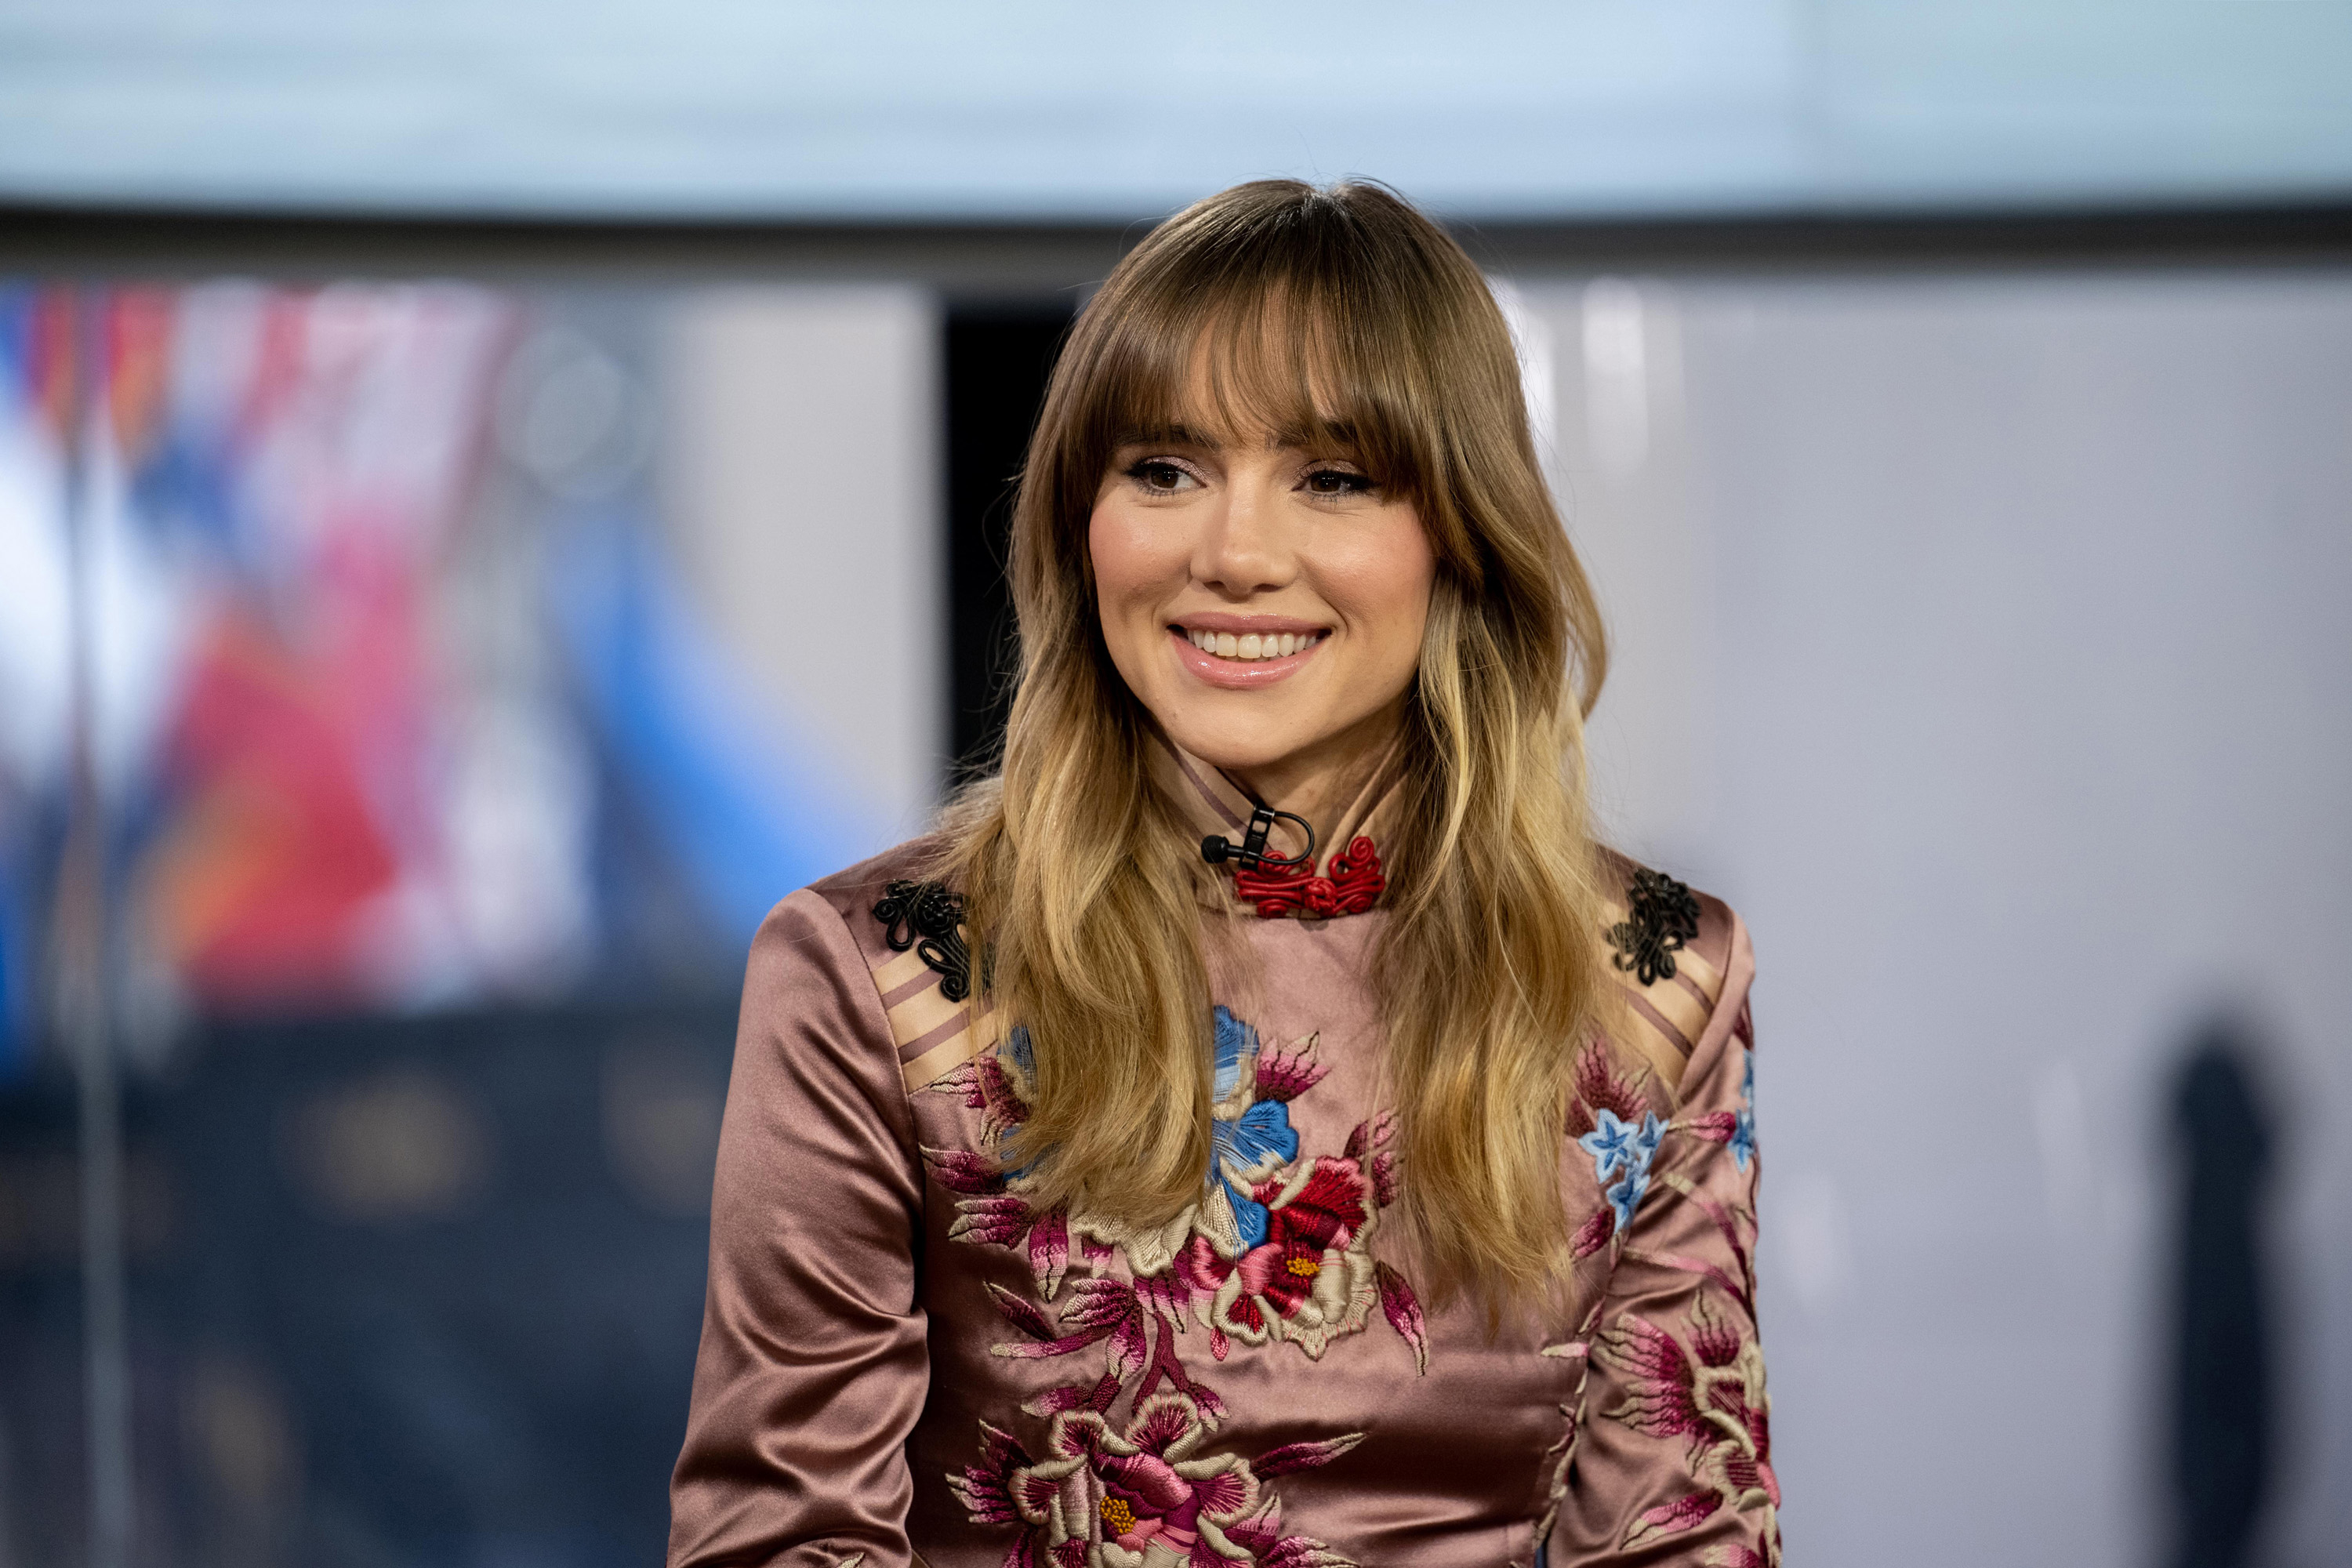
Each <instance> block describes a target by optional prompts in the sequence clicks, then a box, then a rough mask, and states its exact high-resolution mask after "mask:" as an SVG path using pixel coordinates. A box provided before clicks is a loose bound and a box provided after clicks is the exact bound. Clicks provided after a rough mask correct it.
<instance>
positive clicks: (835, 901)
mask: <svg viewBox="0 0 2352 1568" xmlns="http://www.w3.org/2000/svg"><path fill="white" fill-rule="evenodd" d="M947 848H948V841H947V838H946V837H945V836H944V835H942V834H938V833H926V834H924V835H922V836H921V837H918V838H909V839H908V840H907V841H906V842H905V843H903V844H894V845H892V846H891V847H889V848H887V849H885V850H883V851H882V852H881V853H880V854H879V855H876V856H872V857H870V858H866V859H864V860H860V861H859V862H857V864H856V865H855V866H846V867H844V868H842V869H840V870H838V871H835V873H833V875H831V876H829V877H821V878H819V879H817V880H815V881H814V882H811V883H810V884H809V885H808V886H807V887H805V888H803V889H801V891H800V892H799V893H797V894H795V895H793V896H794V897H795V898H801V899H809V898H814V899H815V900H817V901H818V902H820V903H824V904H826V905H828V906H830V907H831V908H832V910H833V911H834V912H835V914H837V915H839V916H840V917H841V921H842V923H843V924H844V925H845V926H847V927H848V928H849V931H850V934H851V935H852V936H853V937H855V938H856V939H857V942H858V945H859V946H860V947H867V948H874V947H882V946H885V945H887V942H886V935H885V933H886V932H887V928H888V926H889V924H890V922H891V920H892V918H893V917H892V915H891V914H889V913H887V912H877V906H884V905H891V904H904V903H908V901H909V900H915V901H920V902H924V903H925V904H926V912H927V913H931V914H934V915H945V914H948V913H952V914H954V916H955V917H956V920H957V921H961V919H962V914H963V900H961V898H959V897H958V896H957V895H956V894H955V892H954V891H953V890H952V889H950V887H949V886H948V884H947V881H946V880H945V879H944V876H943V874H942V866H943V862H944V861H945V858H946V855H947ZM791 901H792V900H789V899H788V900H785V902H787V903H789V902H791ZM779 907H781V906H779ZM908 913H911V910H908Z"/></svg>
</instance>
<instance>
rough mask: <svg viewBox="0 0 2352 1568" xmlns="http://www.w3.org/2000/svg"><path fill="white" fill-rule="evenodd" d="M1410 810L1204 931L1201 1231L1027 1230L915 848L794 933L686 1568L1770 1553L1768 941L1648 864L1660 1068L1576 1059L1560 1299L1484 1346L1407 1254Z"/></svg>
mask: <svg viewBox="0 0 2352 1568" xmlns="http://www.w3.org/2000/svg"><path fill="white" fill-rule="evenodd" d="M1160 763H1161V764H1162V766H1161V769H1160V772H1161V775H1162V784H1163V787H1166V788H1168V789H1170V790H1171V793H1172V795H1174V796H1175V797H1176V798H1178V799H1179V800H1181V802H1182V803H1183V806H1184V809H1185V810H1186V811H1187V812H1188V813H1189V814H1190V816H1192V818H1193V819H1194V822H1195V824H1196V826H1198V828H1199V830H1200V831H1201V832H1202V833H1219V834H1224V835H1227V836H1229V837H1234V838H1236V839H1238V838H1239V837H1240V831H1239V830H1240V827H1241V825H1242V823H1243V822H1244V820H1245V818H1246V817H1247V816H1248V813H1249V812H1250V810H1251V807H1252V803H1251V802H1250V800H1249V799H1248V797H1247V796H1246V795H1244V794H1243V793H1242V792H1241V791H1240V789H1239V788H1238V787H1237V786H1236V785H1235V784H1234V783H1233V782H1232V781H1231V780H1230V779H1227V778H1226V777H1224V776H1223V775H1222V774H1220V773H1216V772H1215V771H1214V770H1213V769H1211V768H1209V767H1207V766H1206V765H1205V764H1203V763H1200V762H1198V761H1197V760H1196V759H1193V758H1190V757H1187V756H1183V755H1181V753H1173V752H1171V753H1167V754H1165V755H1163V756H1162V757H1161V758H1160ZM1382 798H1384V797H1383V793H1382V792H1381V790H1379V789H1378V788H1377V787H1375V788H1369V789H1368V790H1367V792H1366V796H1365V797H1364V798H1361V799H1360V800H1359V801H1358V802H1357V803H1356V804H1355V805H1354V806H1353V807H1351V808H1350V811H1349V813H1348V814H1347V817H1346V819H1345V820H1344V821H1343V822H1342V823H1341V825H1340V831H1339V833H1338V834H1337V835H1336V836H1335V838H1336V843H1335V846H1334V848H1335V853H1333V854H1331V855H1328V856H1326V857H1325V858H1323V859H1322V860H1321V862H1320V863H1319V864H1318V865H1317V866H1316V867H1315V868H1313V869H1314V871H1315V873H1316V874H1315V875H1314V876H1311V877H1310V876H1307V875H1304V874H1301V875H1299V876H1297V877H1295V878H1288V879H1282V878H1277V879H1275V880H1276V881H1277V882H1280V883H1282V884H1283V885H1282V886H1279V887H1270V886H1269V885H1268V883H1267V882H1266V881H1265V879H1263V878H1261V879H1259V881H1258V882H1257V883H1256V884H1255V886H1254V888H1252V889H1244V891H1246V892H1248V893H1249V895H1250V898H1251V903H1254V904H1256V905H1258V906H1259V907H1260V908H1264V909H1265V915H1263V916H1262V915H1261V914H1260V912H1259V909H1258V908H1253V907H1251V904H1250V903H1237V904H1235V905H1234V907H1233V908H1232V909H1230V910H1226V911H1223V912H1218V913H1209V914H1204V917H1203V918H1206V919H1226V920H1232V921H1236V922H1239V924H1240V926H1241V928H1242V929H1241V930H1240V931H1239V933H1238V934H1239V935H1240V937H1241V939H1242V942H1244V944H1245V948H1246V951H1247V955H1248V958H1249V960H1250V962H1249V963H1247V964H1245V965H1244V966H1243V970H1242V971H1237V972H1236V973H1234V974H1233V975H1219V974H1216V973H1213V982H1214V984H1215V991H1216V997H1217V1000H1216V1005H1215V1008H1214V1012H1213V1026H1214V1027H1213V1037H1214V1040H1215V1045H1216V1065H1215V1079H1214V1087H1215V1093H1216V1096H1217V1103H1216V1110H1215V1116H1216V1121H1215V1123H1214V1135H1215V1137H1214V1142H1215V1154H1214V1159H1213V1169H1212V1170H1211V1171H1210V1172H1209V1173H1208V1177H1207V1180H1206V1182H1205V1184H1204V1189H1203V1197H1202V1201H1201V1203H1200V1204H1198V1205H1195V1206H1194V1207H1193V1208H1192V1209H1190V1210H1188V1211H1186V1213H1185V1214H1183V1215H1180V1216H1178V1218H1177V1219H1176V1221H1174V1222H1173V1223H1171V1224H1170V1225H1169V1226H1163V1227H1161V1228H1160V1229H1158V1230H1152V1231H1145V1232H1136V1231H1130V1230H1126V1229H1122V1228H1121V1227H1119V1226H1115V1225H1111V1224H1108V1223H1105V1222H1103V1221H1101V1220H1099V1219H1097V1218H1094V1217H1091V1216H1088V1215H1083V1214H1066V1213H1063V1212H1059V1211H1054V1210H1042V1209H1039V1208H1036V1207H1034V1206H1032V1205H1030V1204H1029V1203H1028V1202H1027V1201H1026V1200H1025V1199H1024V1197H1023V1196H1022V1192H1021V1180H1020V1173H1018V1172H1017V1171H1016V1172H1007V1171H1005V1170H1003V1169H1002V1168H1001V1167H1000V1166H999V1164H998V1163H997V1161H996V1160H995V1158H994V1157H993V1155H992V1148H993V1147H994V1143H995V1138H996V1135H997V1134H998V1132H999V1131H1001V1130H1003V1128H1006V1127H1008V1126H1013V1125H1017V1124H1018V1123H1019V1122H1020V1121H1022V1119H1023V1117H1024V1114H1025V1110H1024V1092H1025V1087H1026V1083H1027V1065H1026V1064H1027V1059H1028V1057H1027V1040H1026V1037H1025V1035H1024V1034H1023V1033H1022V1032H1020V1031H1018V1030H1011V1031H1008V1030H1006V1029H1005V1028H1003V1026H1001V1025H1000V1024H999V1022H998V1021H997V1020H996V1019H995V1017H994V1016H993V1015H992V1014H990V1013H986V1012H981V1011H979V1010H978V1009H976V1008H975V1006H974V1005H973V1001H972V998H971V995H970V992H971V989H972V987H971V975H970V974H969V973H968V961H967V958H966V955H965V952H964V949H963V944H962V941H961V934H960V932H959V930H958V928H957V926H956V923H955V917H956V916H957V914H958V913H959V912H960V910H959V909H958V906H957V904H956V902H955V900H954V899H953V896H952V894H951V892H950V890H948V889H942V888H940V887H939V886H938V885H936V884H931V883H925V882H923V881H921V880H920V878H921V874H922V871H921V868H922V867H923V865H924V862H925V858H926V848H927V847H926V846H925V845H924V844H923V843H921V842H918V843H916V844H912V845H908V846H904V847H900V848H899V849H897V850H894V851H891V852H890V853H888V854H886V855H883V856H881V857H879V858H877V859H875V860H872V861H868V862H867V863H866V864H865V865H863V866H859V867H856V868H853V869H851V870H848V871H845V872H843V873H841V874H840V875H838V876H835V877H832V878H829V879H826V880H824V881H823V882H820V883H818V884H817V885H816V886H814V887H813V888H809V889H803V891H801V892H797V893H794V894H793V896H792V897H790V898H788V899H786V900H784V901H783V902H782V904H780V905H778V906H777V908H776V910H775V911H774V912H773V913H772V914H771V915H770V916H769V918H768V920H767V922H766V924H765V925H764V926H762V927H761V931H760V933H759V937H758V939H757V941H756V942H754V944H753V947H752V952H751V965H750V972H749V977H748V979H747V981H746V983H745V987H744V997H743V1012H742V1023H741V1029H740V1036H739V1037H738V1040H737V1044H736V1051H735V1067H734V1079H733V1083H732V1086H731V1088H730V1091H729V1095H728V1101H727V1114H726V1121H725V1131H724V1132H723V1134H722V1136H721V1138H720V1143H719V1171H718V1181H717V1186H716V1190H715V1194H714V1198H713V1203H712V1210H711V1238H710V1241H711V1247H710V1284H709V1304H708V1310H707V1315H706V1318H705V1321H704V1327H703V1333H702V1345H701V1352H700V1359H699V1362H698V1365H697V1369H696V1373H695V1381H694V1392H693V1404H692V1410H691V1415H690V1416H689V1420H688V1431H687V1436H686V1443H685V1447H684V1451H683V1452H682V1454H681V1455H680V1457H679V1459H678V1463H677V1473H676V1476H675V1478H674V1480H673V1483H672V1527H671V1535H670V1551H669V1561H670V1563H672V1564H673V1568H687V1565H689V1564H721V1563H725V1564H754V1563H757V1564H767V1563H790V1564H796V1565H797V1564H807V1565H810V1568H816V1565H820V1564H822V1565H826V1568H847V1565H849V1564H856V1565H857V1568H905V1565H907V1564H911V1563H925V1564H929V1568H1033V1565H1034V1568H1054V1565H1062V1568H1079V1565H1082V1564H1083V1565H1087V1568H1145V1565H1152V1568H1157V1565H1161V1564H1170V1565H1172V1564H1178V1563H1188V1564H1192V1565H1193V1568H1209V1565H1211V1564H1217V1565H1221V1568H1222V1565H1232V1564H1240V1563H1262V1564H1266V1565H1268V1568H1317V1565H1331V1564H1366V1565H1372V1564H1381V1565H1387V1564H1394V1565H1399V1568H1402V1565H1407V1564H1412V1565H1416V1568H1420V1565H1426V1568H1452V1565H1454V1564H1461V1565H1465V1568H1466V1565H1469V1564H1481V1565H1499V1564H1504V1563H1511V1564H1528V1563H1533V1562H1535V1561H1536V1559H1537V1556H1538V1552H1539V1551H1540V1552H1544V1553H1545V1555H1546V1557H1547V1558H1548V1563H1549V1568H1576V1565H1579V1564H1588V1563H1628V1564H1630V1563H1688V1564H1693V1565H1697V1564H1731V1565H1734V1568H1741V1565H1753V1564H1767V1563H1778V1561H1779V1556H1780V1544H1779V1542H1780V1535H1779V1529H1778V1525H1777V1523H1776V1519H1775V1510H1776V1509H1777V1507H1778V1505H1779V1501H1780V1492H1779V1485H1778V1482H1777V1481H1776V1480H1775V1479H1774V1477H1773V1474H1772V1468H1771V1443H1770V1428H1769V1421H1768V1417H1767V1408H1768V1406H1767V1401H1766V1398H1765V1393H1764V1369H1763V1360H1762V1353H1761V1351H1760V1350H1759V1345H1758V1341H1757V1333H1756V1318H1755V1288H1756V1279H1755V1268H1754V1258H1755V1240H1756V1209H1755V1196H1756V1187H1757V1177H1758V1169H1759V1167H1758V1159H1757V1152H1756V1143H1755V1129H1754V1119H1753V1114H1752V1090H1753V1075H1752V1069H1751V1067H1750V1059H1751V1052H1752V1049H1753V1033H1752V1029H1751V1027H1750V1025H1749V1021H1748V987H1749V983H1750V980H1751V978H1752V976H1753V973H1754V962H1753V959H1752V957H1751V954H1750V951H1749V947H1748V937H1747V933H1746V931H1745V930H1744V928H1743V927H1742V926H1741V924H1740V922H1739V920H1738V917H1737V916H1736V915H1734V914H1733V913H1732V912H1731V911H1730V910H1727V909H1726V908H1725V907H1724V906H1723V905H1722V904H1721V903H1719V902H1717V901H1716V900H1712V899H1709V898H1706V897H1704V896H1702V895H1696V894H1693V893H1691V892H1690V891H1689V889H1685V888H1684V887H1683V886H1682V885H1681V884H1679V883H1676V882H1674V881H1672V880H1670V879H1665V878H1663V877H1659V876H1657V875H1656V874H1654V873H1652V872H1648V871H1644V870H1641V869H1639V868H1634V867H1632V866H1631V865H1630V864H1626V865H1623V866H1622V868H1621V869H1622V895H1621V908H1620V909H1619V910H1616V911H1614V913H1613V914H1612V921H1614V922H1615V923H1614V924H1613V925H1612V928H1611V930H1610V931H1609V932H1608V933H1607V940H1608V942H1609V943H1610V958H1611V963H1612V973H1614V974H1615V976H1616V979H1617V981H1618V982H1619V984H1621V985H1622V988H1623V990H1624V993H1625V1001H1626V1003H1627V1005H1626V1007H1625V1008H1624V1009H1623V1016H1624V1018H1625V1020H1626V1022H1625V1023H1624V1024H1623V1025H1622V1026H1621V1027H1625V1028H1631V1029H1634V1030H1643V1031H1653V1032H1654V1036H1645V1037H1644V1038H1643V1041H1642V1042H1640V1044H1641V1045H1642V1046H1643V1049H1642V1050H1641V1051H1640V1052H1638V1053H1636V1052H1624V1051H1612V1049H1610V1048H1609V1047H1608V1046H1607V1045H1606V1044H1604V1043H1603V1042H1601V1041H1599V1040H1593V1041H1588V1042H1585V1043H1583V1044H1581V1045H1580V1047H1577V1049H1578V1055H1577V1058H1576V1063H1575V1082H1576V1094H1575V1098H1574V1100H1572V1102H1571V1104H1570V1113H1569V1116H1568V1119H1567V1124H1566V1125H1565V1126H1564V1127H1563V1128H1562V1129H1561V1137H1560V1157H1559V1180H1560V1185H1561V1190H1562V1193H1563V1194H1564V1195H1565V1198H1566V1208H1567V1214H1568V1216H1569V1223H1570V1225H1571V1226H1573V1227H1574V1233H1573V1237H1572V1250H1573V1252H1574V1255H1575V1258H1576V1259H1577V1262H1576V1266H1575V1273H1574V1278H1573V1283H1572V1288H1571V1289H1570V1291H1569V1292H1568V1299H1567V1300H1565V1301H1563V1302H1561V1303H1560V1304H1559V1305H1558V1306H1557V1307H1556V1308H1554V1309H1552V1310H1547V1311H1546V1312H1544V1313H1541V1314H1536V1315H1532V1316H1528V1317H1525V1318H1523V1319H1521V1320H1509V1321H1505V1322H1504V1324H1503V1325H1502V1326H1501V1328H1500V1329H1498V1330H1496V1331H1494V1332H1492V1333H1491V1334H1490V1333H1489V1331H1488V1330H1487V1325H1486V1318H1485V1314H1484V1312H1483V1311H1482V1310H1481V1309H1479V1308H1478V1307H1476V1306H1475V1304H1472V1303H1469V1302H1465V1301H1455V1302H1454V1303H1452V1304H1450V1305H1447V1306H1445V1307H1443V1308H1441V1307H1440V1306H1439V1305H1438V1304H1437V1303H1436V1302H1435V1301H1434V1300H1432V1299H1429V1298H1426V1297H1425V1296H1424V1295H1423V1292H1422V1291H1421V1290H1420V1289H1418V1287H1417V1282H1416V1281H1415V1280H1414V1279H1412V1272H1411V1269H1410V1266H1409V1264H1408V1263H1407V1262H1405V1261H1404V1260H1403V1259H1402V1258H1401V1256H1392V1254H1394V1253H1396V1252H1397V1250H1398V1249H1396V1248H1394V1247H1390V1246H1384V1240H1392V1238H1389V1237H1384V1232H1385V1230H1386V1229H1387V1227H1388V1226H1389V1224H1390V1216H1389V1215H1388V1210H1389V1209H1390V1207H1391V1205H1392V1204H1393V1203H1394V1202H1395V1201H1396V1199H1397V1196H1398V1194H1399V1193H1400V1192H1401V1191H1402V1186H1403V1184H1406V1183H1410V1182H1411V1181H1412V1172H1411V1171H1409V1170H1403V1169H1400V1168H1399V1165H1398V1163H1397V1161H1396V1159H1395V1158H1394V1154H1393V1150H1392V1142H1393V1139H1392V1130H1391V1122H1390V1121H1389V1119H1388V1117H1387V1116H1386V1115H1385V1113H1384V1108H1383V1106H1382V1105H1381V1103H1380V1101H1379V1098H1378V1095H1377V1092H1376V1085H1377V1082H1378V1058H1379V1053H1380V1046H1381V1031H1380V1026H1379V1021H1378V1016H1377V1012H1376V1008H1375V1005H1374V1003H1373V999H1372V992H1371V987H1370V984H1369V976H1368V973H1367V964H1368V963H1369V962H1370V954H1371V952H1372V951H1373V944H1374V939H1375V938H1376V937H1377V935H1378V934H1379V931H1380V930H1381V924H1382V922H1383V921H1385V920H1386V919H1387V916H1386V914H1385V913H1384V912H1383V911H1382V910H1381V908H1380V907H1379V904H1378V891H1379V889H1378V882H1379V875H1378V866H1379V849H1378V845H1379V839H1380V807H1381V800H1382ZM1367 868H1371V871H1370V875H1367ZM1268 917H1271V918H1268ZM1641 1058H1646V1059H1650V1060H1654V1061H1658V1062H1661V1063H1664V1064H1672V1065H1670V1066H1668V1067H1662V1068H1659V1069H1656V1070H1652V1071H1646V1072H1645V1071H1643V1070H1641V1069H1639V1068H1628V1067H1627V1066H1626V1065H1625V1064H1626V1062H1627V1061H1629V1060H1633V1059H1641ZM1669 1079H1671V1080H1672V1081H1668V1080H1669Z"/></svg>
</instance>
